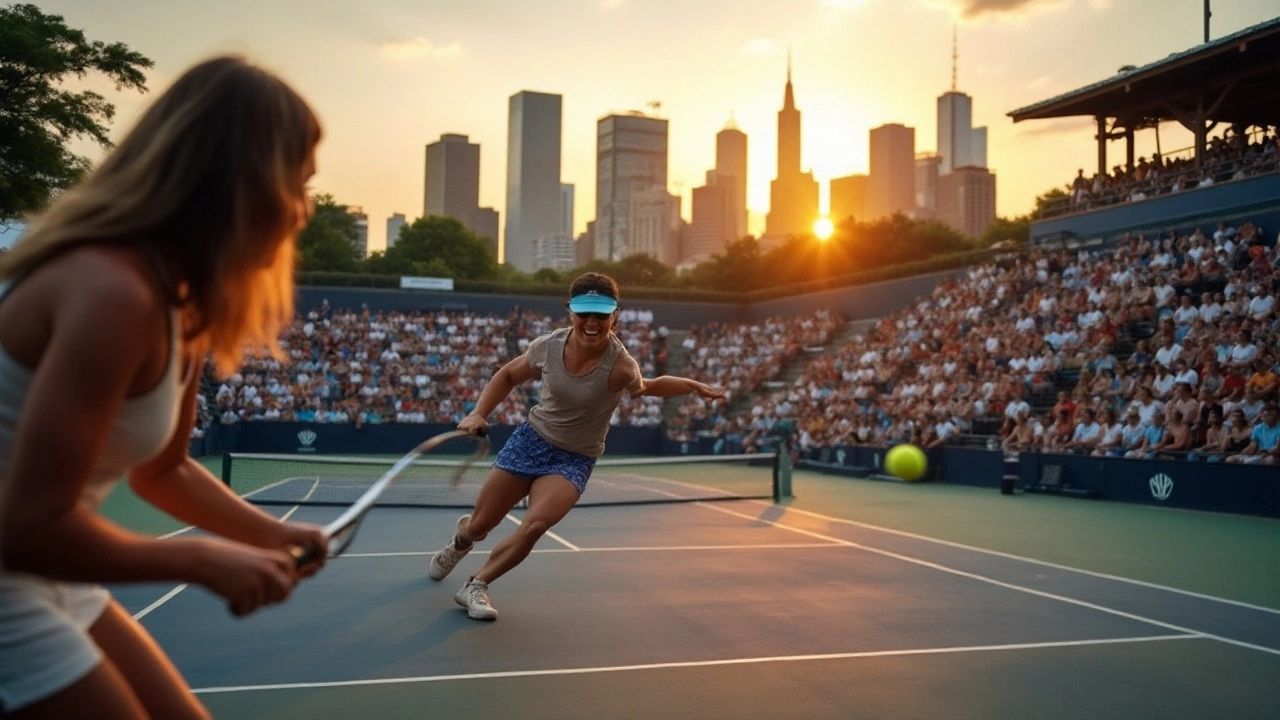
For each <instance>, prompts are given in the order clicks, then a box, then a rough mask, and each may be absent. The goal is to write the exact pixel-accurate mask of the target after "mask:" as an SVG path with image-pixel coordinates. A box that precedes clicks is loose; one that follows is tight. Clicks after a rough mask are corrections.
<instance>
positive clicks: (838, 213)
mask: <svg viewBox="0 0 1280 720" xmlns="http://www.w3.org/2000/svg"><path fill="white" fill-rule="evenodd" d="M868 180H869V178H868V177H867V176H866V175H848V176H846V177H838V178H831V211H830V212H829V213H828V215H830V217H831V221H832V222H834V223H836V224H837V225H838V224H840V223H841V222H842V221H845V220H848V219H849V218H853V219H855V220H857V221H859V222H866V221H867V220H868V219H870V218H869V217H868V215H867V182H868Z"/></svg>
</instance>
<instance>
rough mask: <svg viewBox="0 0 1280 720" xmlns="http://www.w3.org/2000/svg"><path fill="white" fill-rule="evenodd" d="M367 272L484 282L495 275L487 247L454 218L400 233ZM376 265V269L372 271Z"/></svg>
mask: <svg viewBox="0 0 1280 720" xmlns="http://www.w3.org/2000/svg"><path fill="white" fill-rule="evenodd" d="M370 260H371V261H370V263H369V269H370V271H373V272H379V273H385V274H389V275H417V276H425V277H451V278H455V279H460V280H484V279H489V278H492V277H494V276H495V275H496V274H497V265H498V264H497V262H496V261H495V260H494V258H493V255H491V254H490V253H489V246H488V243H487V242H486V241H484V240H481V239H480V238H477V237H476V236H475V234H474V233H472V232H471V231H470V230H468V229H467V228H466V227H464V226H463V224H462V223H461V222H459V221H458V219H457V218H452V217H441V216H438V215H431V216H429V217H425V218H419V219H417V220H414V221H413V224H411V225H405V226H404V227H403V228H401V229H400V239H399V240H397V241H396V244H395V245H393V246H391V247H390V248H388V249H387V252H386V253H384V254H383V255H380V256H379V257H378V260H377V262H376V263H375V262H373V259H372V258H371V259H370ZM375 265H376V268H375Z"/></svg>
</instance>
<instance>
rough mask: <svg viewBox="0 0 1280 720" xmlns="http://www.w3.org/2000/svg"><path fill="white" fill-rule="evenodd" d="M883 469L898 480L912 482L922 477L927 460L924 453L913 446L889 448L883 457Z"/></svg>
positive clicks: (927, 465)
mask: <svg viewBox="0 0 1280 720" xmlns="http://www.w3.org/2000/svg"><path fill="white" fill-rule="evenodd" d="M884 469H885V470H886V471H888V473H889V474H890V475H892V476H894V477H896V478H898V479H900V480H906V481H907V482H914V481H916V480H919V479H920V478H922V477H924V474H925V471H926V470H928V469H929V460H928V458H926V457H925V455H924V451H923V450H921V449H920V448H918V447H916V446H915V445H910V444H906V443H904V444H902V445H894V446H893V447H891V448H889V452H887V453H885V455H884Z"/></svg>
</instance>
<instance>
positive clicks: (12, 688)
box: [0, 571, 111, 715]
mask: <svg viewBox="0 0 1280 720" xmlns="http://www.w3.org/2000/svg"><path fill="white" fill-rule="evenodd" d="M110 600H111V594H110V593H109V592H107V589H106V588H104V587H102V586H100V585H85V584H80V583H63V582H54V581H51V580H46V579H43V578H38V577H34V576H31V575H22V574H11V573H5V572H4V571H0V715H3V714H4V713H5V712H12V711H14V710H17V709H19V708H22V707H26V706H27V705H31V704H33V703H35V702H38V701H40V700H43V699H45V698H47V697H50V696H51V695H54V694H55V693H57V692H58V691H60V690H63V689H65V688H67V687H69V686H70V685H72V684H73V683H75V682H76V681H78V680H80V679H81V678H83V677H84V676H85V675H88V674H89V672H90V671H91V670H93V669H94V668H95V667H97V666H98V663H100V662H102V651H101V650H100V649H98V646H97V645H96V644H95V643H94V642H93V638H91V637H89V628H90V627H92V626H93V624H94V623H95V622H97V621H98V618H99V617H101V616H102V611H103V610H104V609H106V607H107V603H108V602H110Z"/></svg>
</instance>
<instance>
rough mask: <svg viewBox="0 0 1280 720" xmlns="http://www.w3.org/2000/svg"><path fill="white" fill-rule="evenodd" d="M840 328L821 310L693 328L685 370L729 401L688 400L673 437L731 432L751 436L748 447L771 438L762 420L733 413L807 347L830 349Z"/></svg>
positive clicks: (678, 413)
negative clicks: (757, 320) (719, 389)
mask: <svg viewBox="0 0 1280 720" xmlns="http://www.w3.org/2000/svg"><path fill="white" fill-rule="evenodd" d="M841 324H842V320H841V318H840V317H839V316H838V315H837V314H835V313H832V312H829V311H826V310H822V311H818V312H816V313H814V314H812V315H804V316H800V317H791V318H786V317H773V318H769V319H767V320H763V321H760V322H751V323H711V324H708V325H706V326H703V327H694V328H691V329H690V330H689V334H688V335H687V336H686V337H685V339H684V343H683V346H684V348H685V350H686V351H687V352H688V356H689V362H688V367H687V368H685V369H684V370H682V372H683V373H684V374H686V375H688V376H689V377H692V378H693V379H695V380H700V381H702V382H706V383H710V384H713V385H717V386H719V387H721V388H724V389H725V392H726V396H725V397H726V401H727V402H725V403H708V402H706V401H705V400H703V399H702V398H700V397H697V396H696V395H694V396H689V397H688V398H686V399H685V400H684V401H683V402H682V403H681V404H680V406H679V407H678V408H677V410H676V412H675V414H674V416H673V417H672V418H671V420H670V422H669V423H668V428H667V429H668V434H669V436H670V437H672V438H674V439H677V440H689V439H691V438H693V437H695V436H697V435H698V434H718V435H724V434H727V433H729V432H730V428H732V431H733V432H734V433H735V434H736V435H741V436H744V437H746V438H747V439H746V442H745V444H746V445H748V446H754V444H755V441H756V440H758V439H762V438H764V437H765V436H767V433H768V423H766V422H765V421H764V419H763V418H759V417H757V418H746V417H744V416H742V415H737V416H736V417H733V418H732V420H730V419H729V418H730V416H731V415H732V412H731V409H732V408H734V407H737V406H738V405H741V401H742V400H745V399H749V398H751V397H753V396H755V395H757V394H758V393H757V391H759V390H760V389H761V388H762V387H763V386H764V385H765V383H766V382H767V381H771V380H773V379H774V378H776V377H777V376H778V374H779V372H780V371H781V370H782V368H783V366H784V365H786V364H787V363H788V362H789V361H790V360H792V359H794V358H796V357H798V356H800V355H801V353H803V352H804V351H805V349H806V348H818V347H822V346H825V345H826V344H827V343H828V342H829V341H830V340H831V338H832V337H833V335H834V333H835V331H836V330H837V329H839V327H840V326H841ZM735 401H737V402H735ZM752 420H755V422H752ZM726 423H730V424H729V425H726ZM738 444H742V443H741V442H738Z"/></svg>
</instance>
